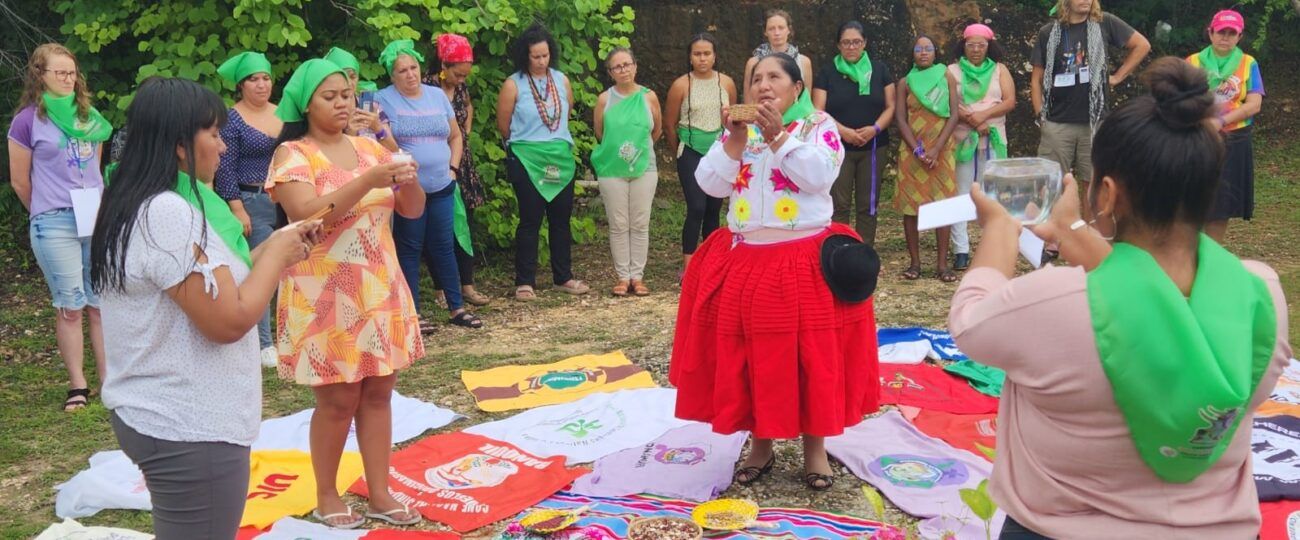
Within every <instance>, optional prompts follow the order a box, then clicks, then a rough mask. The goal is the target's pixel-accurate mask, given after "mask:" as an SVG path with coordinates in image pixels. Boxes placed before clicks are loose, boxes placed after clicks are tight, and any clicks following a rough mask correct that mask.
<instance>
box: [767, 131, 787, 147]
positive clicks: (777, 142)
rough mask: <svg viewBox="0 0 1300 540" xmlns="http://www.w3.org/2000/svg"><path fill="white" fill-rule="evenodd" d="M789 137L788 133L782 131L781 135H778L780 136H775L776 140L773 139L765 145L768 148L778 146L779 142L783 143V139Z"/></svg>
mask: <svg viewBox="0 0 1300 540" xmlns="http://www.w3.org/2000/svg"><path fill="white" fill-rule="evenodd" d="M789 136H790V132H788V131H786V130H784V129H783V130H781V134H780V135H777V136H776V138H774V139H772V140H771V141H769V142H768V143H767V145H768V146H773V145H776V144H780V142H781V141H784V140H785V138H786V137H789Z"/></svg>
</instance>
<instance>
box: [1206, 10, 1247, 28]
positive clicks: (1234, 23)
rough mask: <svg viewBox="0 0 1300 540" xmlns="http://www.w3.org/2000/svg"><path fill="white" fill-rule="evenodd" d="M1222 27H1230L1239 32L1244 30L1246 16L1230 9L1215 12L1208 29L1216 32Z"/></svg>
mask: <svg viewBox="0 0 1300 540" xmlns="http://www.w3.org/2000/svg"><path fill="white" fill-rule="evenodd" d="M1224 28H1231V29H1233V30H1236V31H1237V33H1238V34H1240V33H1242V32H1243V31H1245V30H1246V18H1245V17H1242V16H1241V14H1240V13H1237V12H1236V11H1233V10H1231V9H1225V10H1223V11H1220V12H1218V13H1215V14H1214V18H1213V19H1210V31H1211V32H1218V31H1219V30H1223V29H1224Z"/></svg>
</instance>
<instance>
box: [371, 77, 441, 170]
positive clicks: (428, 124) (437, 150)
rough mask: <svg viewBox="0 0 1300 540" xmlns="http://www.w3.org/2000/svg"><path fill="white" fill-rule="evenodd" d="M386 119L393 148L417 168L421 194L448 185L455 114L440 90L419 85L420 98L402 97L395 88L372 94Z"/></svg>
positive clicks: (390, 87) (391, 87)
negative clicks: (394, 141) (411, 159)
mask: <svg viewBox="0 0 1300 540" xmlns="http://www.w3.org/2000/svg"><path fill="white" fill-rule="evenodd" d="M375 100H376V101H378V102H379V106H380V107H383V109H384V112H385V113H386V114H387V115H388V119H389V122H390V124H389V125H390V126H391V127H392V130H393V137H395V138H396V139H397V146H398V148H401V149H402V150H405V151H407V152H410V153H411V156H412V157H414V158H415V162H416V163H417V164H418V165H419V171H418V172H417V174H418V175H419V177H420V187H421V188H422V189H424V191H425V193H437V192H439V191H442V189H443V188H445V187H447V186H448V185H451V181H452V178H451V147H450V146H449V145H448V144H447V137H449V136H451V123H452V122H453V121H455V119H456V111H455V109H452V107H451V100H449V99H447V93H446V92H443V91H442V89H441V88H435V87H432V86H429V85H427V84H422V85H420V97H418V98H409V97H406V96H404V95H402V93H401V92H399V91H398V90H397V87H396V86H389V87H388V88H385V89H383V90H380V91H379V92H378V93H376V94H375Z"/></svg>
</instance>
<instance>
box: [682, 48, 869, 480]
mask: <svg viewBox="0 0 1300 540" xmlns="http://www.w3.org/2000/svg"><path fill="white" fill-rule="evenodd" d="M750 85H751V89H752V90H751V94H752V96H750V98H749V99H750V104H751V105H755V106H757V109H758V111H757V114H756V115H754V116H756V118H755V119H753V120H752V121H745V120H748V116H750V115H747V114H746V115H742V114H741V113H740V111H736V116H737V117H738V118H739V119H733V118H732V115H731V112H732V111H731V110H730V109H727V110H725V111H724V113H723V117H724V118H723V120H724V123H725V124H726V127H727V131H726V132H725V133H724V134H723V135H722V137H721V138H720V140H719V141H718V142H717V143H714V145H713V147H712V149H710V150H709V153H708V154H707V155H705V157H704V159H703V160H702V161H701V162H700V166H699V168H698V169H697V171H696V180H697V181H698V182H699V184H700V188H701V189H703V190H704V192H705V193H708V194H709V195H711V196H713V197H730V198H731V203H730V209H729V211H728V213H727V223H728V227H727V228H725V229H719V230H718V231H717V232H715V233H713V234H712V235H710V236H709V238H708V240H707V241H705V242H704V244H703V245H702V246H700V248H699V250H698V251H697V252H696V254H695V257H694V258H692V259H691V264H690V265H689V266H688V267H687V271H686V276H685V277H684V279H683V282H682V295H681V304H680V306H679V307H678V312H677V334H676V336H675V338H674V340H673V357H672V365H671V369H670V372H669V379H670V380H671V382H672V383H673V384H674V385H675V386H676V387H677V411H676V413H677V416H678V417H679V418H683V419H687V420H697V421H702V422H710V423H711V424H712V425H713V430H714V431H716V432H718V433H723V434H727V433H734V432H737V431H749V432H750V433H752V434H753V436H754V440H753V444H752V448H751V451H750V453H749V456H748V457H747V458H746V459H745V461H744V463H742V464H741V467H740V468H739V469H738V470H737V471H736V476H735V480H736V481H737V482H739V483H740V484H742V485H744V484H750V483H752V482H754V481H756V480H758V479H759V478H761V477H762V476H763V475H765V474H766V473H768V472H769V471H771V470H772V466H773V464H774V463H775V460H776V455H775V454H774V453H773V450H772V442H773V440H774V439H793V438H796V437H799V436H801V435H802V436H803V448H804V471H805V476H804V481H805V483H806V484H807V485H808V487H810V488H812V489H814V490H819V491H820V490H825V489H829V488H830V487H831V485H832V484H833V483H834V479H833V478H832V477H831V474H832V473H831V468H830V463H829V462H828V460H827V457H826V450H825V447H824V445H823V442H824V438H825V437H829V436H834V435H839V434H840V433H842V432H843V431H844V428H845V427H849V426H853V425H855V424H857V423H858V422H859V421H861V420H862V417H863V415H864V414H868V413H871V412H874V411H876V410H877V408H878V390H879V382H878V375H877V358H876V323H875V317H874V315H873V310H872V304H871V300H870V299H869V298H868V296H869V295H870V291H869V290H868V288H865V287H864V284H865V282H866V281H868V280H867V279H865V276H864V279H850V280H848V282H847V284H841V283H839V282H837V283H836V284H835V285H828V284H827V280H826V278H825V277H823V258H822V257H823V247H827V248H830V247H832V246H838V245H841V244H845V243H853V244H857V243H858V242H860V239H859V238H858V236H857V234H856V233H855V232H853V230H852V229H851V228H849V227H846V226H843V225H840V224H832V223H831V211H832V206H831V196H830V189H831V184H833V183H834V181H835V178H836V176H837V175H838V173H839V169H840V163H841V162H842V161H843V159H844V147H843V146H842V144H841V143H840V137H839V133H838V131H837V128H836V124H835V120H834V119H832V118H831V117H830V116H827V115H826V114H825V113H821V112H817V111H814V110H813V108H812V104H811V102H810V100H809V99H808V96H807V94H806V89H807V86H806V83H805V82H804V81H803V80H802V78H801V76H800V71H799V67H798V65H796V64H795V63H794V62H793V61H792V60H790V59H789V58H788V57H785V56H783V55H772V56H768V57H766V58H764V59H762V60H760V61H759V62H758V64H757V65H756V66H755V68H754V71H753V75H752V80H751V81H750ZM828 239H830V240H828ZM824 245H825V246H824ZM859 246H861V244H859ZM863 247H865V246H863ZM846 251H847V250H846ZM867 251H869V248H867ZM872 257H874V253H873V254H872ZM836 260H838V259H836ZM876 264H877V265H878V260H877V261H876ZM877 268H878V266H877ZM870 278H871V279H870V285H871V287H870V288H874V282H875V280H874V275H872V276H870ZM846 289H854V290H853V291H846ZM833 291H834V292H833Z"/></svg>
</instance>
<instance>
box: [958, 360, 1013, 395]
mask: <svg viewBox="0 0 1300 540" xmlns="http://www.w3.org/2000/svg"><path fill="white" fill-rule="evenodd" d="M943 370H944V371H947V372H948V373H951V374H953V375H957V376H959V377H962V378H964V379H966V382H967V383H970V387H971V388H974V389H975V391H977V392H979V393H981V394H986V395H990V396H993V397H1001V396H1002V384H1003V383H1004V382H1006V380H1007V372H1005V371H1002V370H1001V369H998V368H995V367H992V366H986V365H984V364H981V363H979V362H976V361H974V360H962V361H961V362H953V363H950V364H948V365H946V366H943Z"/></svg>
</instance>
